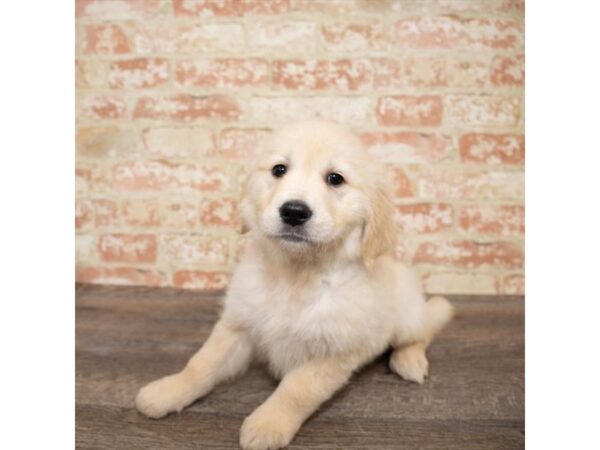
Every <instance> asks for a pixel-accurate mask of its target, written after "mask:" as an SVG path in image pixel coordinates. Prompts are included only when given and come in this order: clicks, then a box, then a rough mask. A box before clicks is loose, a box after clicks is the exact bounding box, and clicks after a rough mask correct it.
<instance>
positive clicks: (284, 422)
mask: <svg viewBox="0 0 600 450" xmlns="http://www.w3.org/2000/svg"><path fill="white" fill-rule="evenodd" d="M300 425H301V422H299V421H298V420H295V419H294V418H293V416H292V415H291V414H289V413H287V412H286V411H281V410H280V411H269V410H268V409H267V408H263V407H259V408H258V409H257V410H256V411H254V412H253V413H252V414H250V415H249V416H248V417H246V420H244V423H243V425H242V429H241V432H240V446H241V447H242V449H244V450H276V449H279V448H282V447H285V446H286V445H288V444H289V443H290V442H291V441H292V439H293V438H294V435H295V434H296V432H297V431H298V428H300Z"/></svg>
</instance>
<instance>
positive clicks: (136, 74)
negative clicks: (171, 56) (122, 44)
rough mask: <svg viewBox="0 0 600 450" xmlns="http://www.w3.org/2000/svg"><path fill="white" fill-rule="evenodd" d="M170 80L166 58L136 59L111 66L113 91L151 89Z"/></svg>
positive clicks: (115, 62)
mask: <svg viewBox="0 0 600 450" xmlns="http://www.w3.org/2000/svg"><path fill="white" fill-rule="evenodd" d="M168 79H169V63H168V62H167V60H166V59H164V58H136V59H128V60H124V61H114V62H112V63H111V64H110V69H109V72H108V82H109V85H110V87H111V88H113V89H140V88H151V87H157V86H161V85H163V84H165V83H166V82H167V80H168Z"/></svg>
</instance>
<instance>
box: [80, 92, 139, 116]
mask: <svg viewBox="0 0 600 450" xmlns="http://www.w3.org/2000/svg"><path fill="white" fill-rule="evenodd" d="M81 108H82V114H83V115H84V116H85V117H87V118H90V119H98V120H102V119H124V118H126V117H127V116H128V107H127V101H126V100H125V99H124V98H122V97H118V96H114V95H113V96H111V95H89V96H86V97H85V98H84V99H83V100H82V101H81Z"/></svg>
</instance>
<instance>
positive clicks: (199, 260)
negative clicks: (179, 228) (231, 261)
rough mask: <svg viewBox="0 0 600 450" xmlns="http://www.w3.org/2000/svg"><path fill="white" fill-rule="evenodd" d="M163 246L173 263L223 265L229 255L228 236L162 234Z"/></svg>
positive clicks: (167, 256)
mask: <svg viewBox="0 0 600 450" xmlns="http://www.w3.org/2000/svg"><path fill="white" fill-rule="evenodd" d="M161 248H162V249H163V250H164V252H165V256H166V258H167V259H168V260H169V261H170V262H172V263H183V264H191V265H197V266H204V265H209V266H214V265H217V266H222V265H224V264H226V263H227V260H228V257H229V243H228V240H227V238H221V237H208V236H179V235H174V236H170V235H167V236H162V237H161Z"/></svg>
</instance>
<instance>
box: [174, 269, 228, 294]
mask: <svg viewBox="0 0 600 450" xmlns="http://www.w3.org/2000/svg"><path fill="white" fill-rule="evenodd" d="M228 281H229V274H228V273H226V272H204V271H199V270H178V271H177V272H175V273H174V274H173V286H175V287H176V288H183V289H197V290H201V291H222V290H223V289H225V288H226V287H227V283H228Z"/></svg>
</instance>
